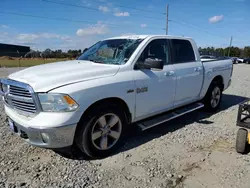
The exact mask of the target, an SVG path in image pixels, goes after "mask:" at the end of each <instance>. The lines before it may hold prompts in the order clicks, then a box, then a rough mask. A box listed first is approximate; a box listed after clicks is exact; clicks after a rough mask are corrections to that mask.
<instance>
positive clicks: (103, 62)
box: [89, 59, 104, 64]
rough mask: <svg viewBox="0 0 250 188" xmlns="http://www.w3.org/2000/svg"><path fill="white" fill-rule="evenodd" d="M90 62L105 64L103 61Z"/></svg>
mask: <svg viewBox="0 0 250 188" xmlns="http://www.w3.org/2000/svg"><path fill="white" fill-rule="evenodd" d="M89 61H92V62H94V63H101V64H104V62H102V61H97V60H94V59H89Z"/></svg>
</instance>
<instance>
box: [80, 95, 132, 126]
mask: <svg viewBox="0 0 250 188" xmlns="http://www.w3.org/2000/svg"><path fill="white" fill-rule="evenodd" d="M110 104H111V105H115V106H119V107H121V108H122V110H123V111H124V113H125V116H126V120H127V122H128V123H131V120H132V115H131V112H130V110H129V107H128V105H127V103H126V102H125V101H124V100H123V99H121V98H118V97H109V98H104V99H100V100H98V101H96V102H94V103H92V104H91V105H90V106H89V107H88V108H87V109H86V110H85V111H84V112H83V114H82V116H81V119H82V118H84V117H88V115H89V114H90V113H91V112H93V111H94V109H95V108H98V106H100V105H110Z"/></svg>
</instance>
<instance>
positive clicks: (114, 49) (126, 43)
mask: <svg viewBox="0 0 250 188" xmlns="http://www.w3.org/2000/svg"><path fill="white" fill-rule="evenodd" d="M141 41H142V39H111V40H104V41H100V42H98V43H96V44H94V45H93V46H91V47H90V48H89V49H88V50H87V51H85V52H84V53H83V54H82V55H81V56H80V57H79V58H78V60H89V61H93V62H95V63H103V64H117V65H121V64H124V63H126V62H127V61H128V60H129V58H130V56H131V55H132V54H133V52H134V51H135V49H136V48H137V47H138V45H139V44H140V43H141Z"/></svg>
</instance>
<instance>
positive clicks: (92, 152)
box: [75, 104, 127, 159]
mask: <svg viewBox="0 0 250 188" xmlns="http://www.w3.org/2000/svg"><path fill="white" fill-rule="evenodd" d="M109 114H112V115H115V116H116V117H118V118H119V120H118V121H119V122H118V124H119V127H120V125H121V132H120V136H119V138H118V140H117V141H116V142H115V143H114V145H113V146H112V147H111V148H108V149H103V150H102V149H101V148H100V149H99V148H98V146H97V145H98V142H99V140H97V139H96V141H93V137H92V136H93V135H94V133H93V130H94V129H95V128H96V127H98V126H99V125H97V121H98V120H99V119H100V118H101V117H103V116H105V117H106V116H107V117H108V115H109ZM111 117H112V116H111ZM115 126H117V125H115ZM126 128H127V120H126V115H125V112H124V111H122V108H119V107H118V106H115V105H107V104H103V105H100V106H98V107H96V108H94V109H92V110H91V111H90V112H89V113H88V115H87V117H82V119H81V120H80V122H79V123H78V125H77V130H76V137H75V141H76V144H77V146H78V147H79V149H80V150H81V151H82V152H84V153H85V154H87V155H88V156H89V157H91V158H94V159H100V158H104V157H107V156H110V155H111V154H113V153H114V152H115V151H116V150H117V149H118V147H119V146H120V145H121V144H122V142H123V139H124V136H125V132H126ZM98 129H101V128H98ZM110 130H111V128H110ZM119 130H120V128H119ZM101 132H102V134H103V132H104V131H103V130H102V131H101ZM105 134H106V136H101V137H100V139H102V138H103V137H106V138H108V141H110V139H111V143H112V139H114V138H113V137H111V136H110V135H107V134H108V133H105ZM98 139H99V138H98ZM114 140H115V139H114ZM108 141H106V142H105V143H108ZM99 144H100V145H101V140H100V142H99ZM106 145H107V144H106ZM111 145H112V144H111ZM100 147H101V146H100Z"/></svg>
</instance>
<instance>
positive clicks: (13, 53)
mask: <svg viewBox="0 0 250 188" xmlns="http://www.w3.org/2000/svg"><path fill="white" fill-rule="evenodd" d="M29 51H30V47H29V46H19V45H12V44H3V43H0V57H1V56H9V57H24V56H25V54H26V53H28V52H29Z"/></svg>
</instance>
